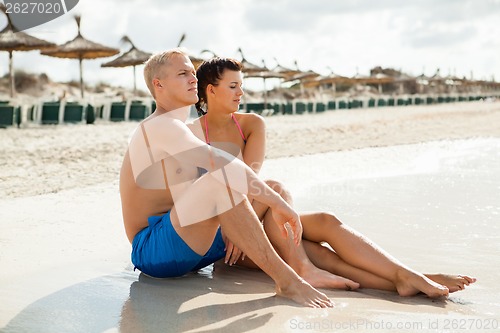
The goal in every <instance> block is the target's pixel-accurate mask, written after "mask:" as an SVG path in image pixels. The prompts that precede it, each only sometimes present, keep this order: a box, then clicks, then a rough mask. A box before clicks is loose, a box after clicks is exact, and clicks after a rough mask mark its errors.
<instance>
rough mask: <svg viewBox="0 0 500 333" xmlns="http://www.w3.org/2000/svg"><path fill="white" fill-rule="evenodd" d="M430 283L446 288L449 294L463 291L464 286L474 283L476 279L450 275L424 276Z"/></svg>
mask: <svg viewBox="0 0 500 333" xmlns="http://www.w3.org/2000/svg"><path fill="white" fill-rule="evenodd" d="M425 276H426V277H428V278H429V279H431V280H432V281H434V282H436V283H439V284H440V285H443V286H446V287H447V288H448V290H449V291H450V293H454V292H455V291H460V290H464V289H465V286H468V285H470V284H471V283H474V282H476V278H473V277H470V276H467V275H452V274H425Z"/></svg>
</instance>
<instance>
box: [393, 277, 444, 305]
mask: <svg viewBox="0 0 500 333" xmlns="http://www.w3.org/2000/svg"><path fill="white" fill-rule="evenodd" d="M395 285H396V289H397V291H398V293H399V295H401V296H413V295H416V294H418V293H420V292H422V293H424V294H426V295H427V296H429V297H432V298H436V297H441V296H447V295H448V294H449V289H448V287H446V286H444V285H441V284H439V283H437V282H434V281H432V280H431V279H429V278H428V277H426V276H424V275H422V274H419V273H416V272H412V271H410V270H400V271H399V272H398V273H396V282H395Z"/></svg>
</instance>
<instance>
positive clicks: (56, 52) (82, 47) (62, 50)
mask: <svg viewBox="0 0 500 333" xmlns="http://www.w3.org/2000/svg"><path fill="white" fill-rule="evenodd" d="M75 20H76V24H77V25H78V35H77V36H76V37H75V38H74V39H73V40H71V41H69V42H67V43H65V44H63V45H60V46H57V47H55V48H53V49H49V50H46V51H43V52H41V53H42V54H43V55H47V56H50V57H57V58H70V59H78V60H79V62H80V91H81V95H82V98H83V95H84V93H83V91H84V85H83V73H82V72H83V71H82V60H83V59H97V58H105V57H111V56H114V55H115V54H118V53H120V50H118V49H114V48H111V47H107V46H104V45H102V44H99V43H95V42H92V41H90V40H88V39H85V38H84V37H83V36H82V34H81V33H80V16H78V15H77V16H75Z"/></svg>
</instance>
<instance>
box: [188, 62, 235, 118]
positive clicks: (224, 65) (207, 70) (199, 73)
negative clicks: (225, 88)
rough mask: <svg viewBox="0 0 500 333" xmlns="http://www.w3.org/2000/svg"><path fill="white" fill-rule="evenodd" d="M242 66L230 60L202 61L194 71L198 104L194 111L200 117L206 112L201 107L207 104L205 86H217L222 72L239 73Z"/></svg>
mask: <svg viewBox="0 0 500 333" xmlns="http://www.w3.org/2000/svg"><path fill="white" fill-rule="evenodd" d="M242 68H243V66H242V65H241V63H240V62H239V61H237V60H234V59H231V58H220V57H215V58H212V59H210V60H206V61H204V62H203V63H202V64H201V65H200V67H198V69H197V70H196V78H197V79H198V102H197V103H196V105H195V106H196V111H198V115H199V116H202V115H204V114H206V113H207V112H206V111H205V110H203V108H202V106H203V105H206V104H207V86H208V85H209V84H211V85H214V86H217V85H219V81H220V80H221V79H222V74H223V73H224V71H225V70H226V69H227V70H231V71H236V72H239V71H241V70H242Z"/></svg>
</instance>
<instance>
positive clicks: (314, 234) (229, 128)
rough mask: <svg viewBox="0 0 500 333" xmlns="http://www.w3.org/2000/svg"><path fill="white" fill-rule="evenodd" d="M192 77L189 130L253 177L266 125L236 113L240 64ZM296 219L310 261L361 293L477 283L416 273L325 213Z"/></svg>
mask: <svg viewBox="0 0 500 333" xmlns="http://www.w3.org/2000/svg"><path fill="white" fill-rule="evenodd" d="M196 75H197V78H198V96H199V101H198V103H197V104H196V108H197V110H198V113H199V114H200V115H201V116H200V118H198V119H197V120H196V121H195V122H194V124H193V126H194V127H193V128H196V129H198V131H197V132H198V133H197V135H198V136H199V137H200V138H202V139H204V140H205V141H206V142H207V143H208V144H214V145H215V144H216V143H220V142H221V143H224V145H225V146H226V147H229V146H228V144H229V145H231V146H232V149H231V148H230V149H226V150H228V151H229V150H233V151H237V153H233V154H234V155H235V156H238V157H239V158H241V159H243V161H244V162H245V163H246V164H247V165H249V166H250V167H251V168H252V169H253V170H254V171H255V172H256V173H258V172H259V170H260V168H261V166H262V163H263V161H264V154H265V123H264V119H263V118H262V117H260V116H258V115H256V114H241V113H236V111H238V108H239V104H240V102H241V98H242V96H243V90H242V74H241V64H240V63H239V62H238V61H236V60H233V59H227V58H214V59H211V60H208V61H206V62H204V63H203V64H202V65H200V67H199V68H198V69H197V73H196ZM204 108H205V109H204ZM195 134H196V133H195ZM222 148H223V147H222ZM235 148H236V149H235ZM269 184H270V185H272V186H271V187H272V188H273V189H274V190H276V191H277V192H278V193H280V194H281V195H282V196H283V198H284V199H285V200H287V201H288V202H290V203H291V196H290V194H289V193H288V192H287V191H286V190H285V189H284V188H283V186H282V185H281V184H280V183H278V182H274V181H269ZM253 207H254V209H255V211H256V213H257V215H258V216H259V218H260V219H261V220H264V227H265V228H266V226H267V224H266V223H265V220H266V218H268V217H269V215H270V214H267V210H268V208H267V207H264V206H263V205H262V204H260V203H258V202H255V201H253ZM300 218H301V222H302V225H303V230H304V231H303V246H304V249H305V252H306V253H307V256H308V258H309V260H310V261H311V262H312V263H313V264H314V265H315V266H317V267H318V268H320V269H322V270H326V271H328V272H331V273H333V274H336V275H339V276H343V277H346V278H348V279H351V280H353V281H355V282H357V283H359V286H360V287H364V288H373V289H382V290H393V291H397V292H398V293H399V294H400V295H402V296H410V295H415V294H417V293H419V292H424V293H425V294H427V295H429V296H442V295H447V294H448V292H455V291H458V290H462V289H464V287H465V286H466V285H469V284H470V283H474V282H475V281H476V279H475V278H472V277H469V276H462V275H444V274H432V275H431V274H426V275H423V274H421V273H418V272H415V271H413V270H411V269H409V268H408V267H406V266H404V265H403V264H402V263H400V262H399V261H397V260H396V259H394V258H393V257H392V256H390V255H389V254H387V253H386V252H385V251H383V250H382V249H381V248H379V247H378V246H376V245H375V244H374V243H373V242H371V241H370V240H368V239H367V238H366V237H364V236H363V235H361V234H360V233H358V232H356V231H355V230H353V229H352V228H350V227H349V226H347V225H345V224H343V223H342V222H340V221H339V220H338V219H337V218H336V217H335V216H334V215H332V214H330V213H325V212H319V213H307V214H301V216H300ZM269 225H272V223H269ZM266 233H268V235H269V234H270V233H273V231H272V230H268V228H266ZM270 239H272V237H271V236H270ZM322 243H323V244H324V243H327V244H328V245H329V247H330V248H329V247H326V246H323V245H322ZM226 244H227V248H228V255H227V257H226V258H229V261H230V263H234V262H235V260H236V259H238V258H239V256H240V252H239V250H238V249H235V248H233V245H232V244H231V243H230V242H226ZM273 245H275V244H274V243H273ZM275 246H276V245H275ZM277 251H278V253H280V255H282V257H284V255H286V254H287V253H283V252H286V251H285V250H283V249H282V248H279V247H278V248H277ZM284 259H285V261H287V262H288V260H287V258H285V257H284ZM242 262H243V261H242V260H240V261H239V262H238V263H239V264H240V263H242ZM291 266H292V267H293V265H291ZM298 273H299V274H300V272H298ZM305 279H306V278H305ZM306 280H307V279H306ZM348 281H349V280H348ZM308 282H309V281H308ZM343 282H345V281H343ZM339 287H344V288H348V289H355V287H356V284H352V283H349V284H348V283H347V282H346V284H345V285H342V283H340V284H339Z"/></svg>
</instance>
